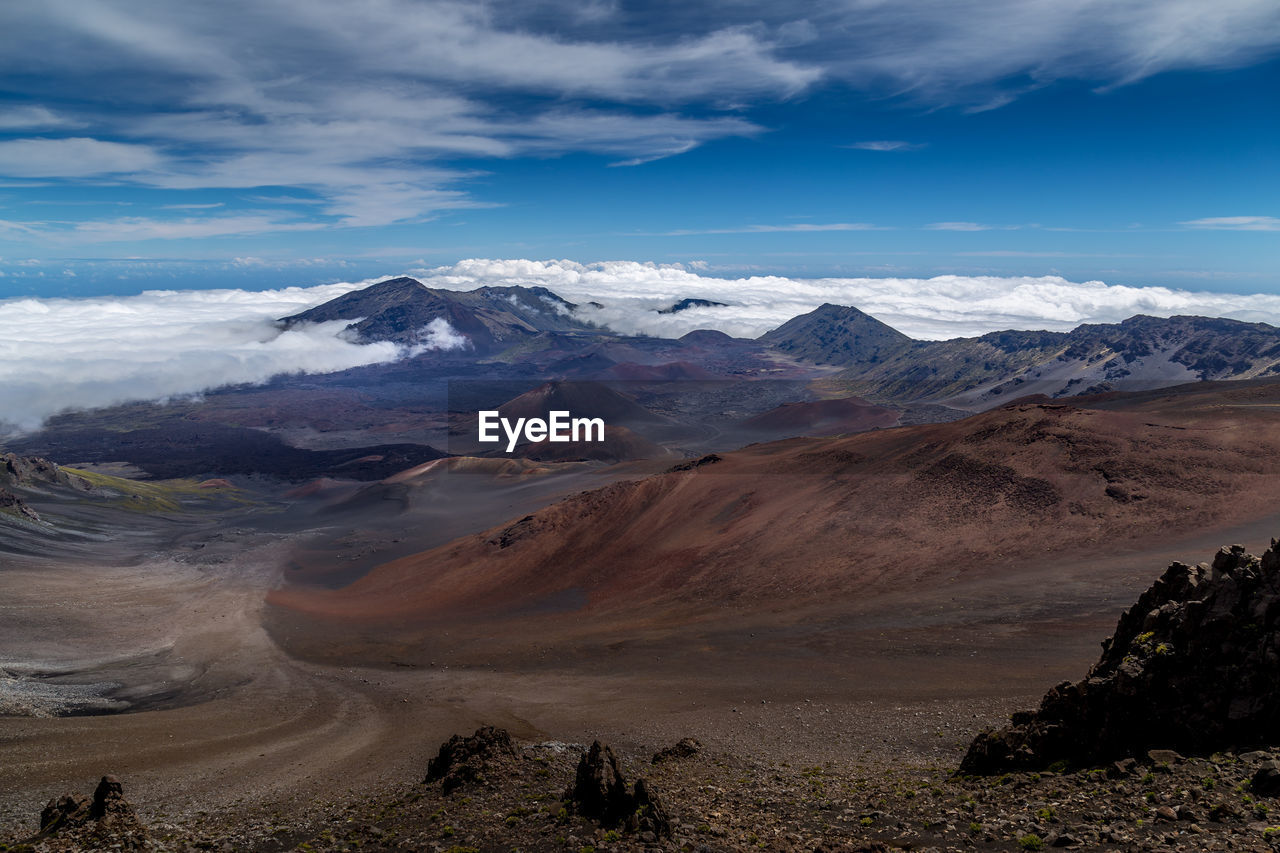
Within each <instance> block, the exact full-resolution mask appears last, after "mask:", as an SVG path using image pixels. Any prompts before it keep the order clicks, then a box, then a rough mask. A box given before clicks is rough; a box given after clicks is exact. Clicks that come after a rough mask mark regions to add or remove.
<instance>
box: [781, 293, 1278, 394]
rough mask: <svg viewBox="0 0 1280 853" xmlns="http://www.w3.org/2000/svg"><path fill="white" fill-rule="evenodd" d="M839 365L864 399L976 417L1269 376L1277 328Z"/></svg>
mask: <svg viewBox="0 0 1280 853" xmlns="http://www.w3.org/2000/svg"><path fill="white" fill-rule="evenodd" d="M793 322H794V321H793ZM784 328H785V327H784ZM779 331H780V330H779ZM770 334H773V333H770ZM846 363H847V364H849V367H848V368H847V369H846V370H845V371H843V372H842V373H841V374H840V378H841V379H843V380H846V381H847V382H848V386H847V387H848V389H849V390H851V391H854V392H856V393H859V394H862V395H865V396H868V397H870V398H872V399H888V400H895V401H900V402H903V401H922V400H929V401H936V402H941V403H945V404H946V405H949V406H956V407H959V408H965V409H971V410H982V409H988V408H991V407H992V406H997V405H1000V404H1002V403H1004V402H1007V401H1009V400H1012V399H1015V398H1017V397H1023V396H1027V395H1030V394H1043V395H1045V396H1048V397H1065V396H1070V395H1077V394H1095V393H1100V392H1104V391H1115V390H1119V391H1136V390H1142V389H1148V388H1159V387H1164V386H1171V385H1177V384H1180V383H1184V382H1193V381H1196V380H1216V379H1250V378H1255V377H1267V376H1275V375H1277V374H1280V329H1277V328H1276V327H1274V326H1269V325H1267V324H1265V323H1245V322H1241V321H1239V320H1226V319H1220V318H1210V317H1169V318H1161V317H1148V316H1144V315H1138V316H1135V317H1130V318H1129V319H1128V320H1125V321H1124V322H1122V323H1102V324H1088V325H1083V326H1079V327H1077V328H1076V329H1074V330H1072V331H1070V332H1043V331H1025V332H1024V331H1006V332H992V333H991V334H987V335H982V336H981V337H977V338H956V339H954V340H949V341H916V342H913V343H912V344H911V345H910V346H907V347H904V348H902V349H900V350H898V351H897V352H895V353H893V354H891V355H890V356H889V357H888V358H884V359H881V360H878V361H872V360H869V359H864V360H863V361H861V362H858V363H854V362H846Z"/></svg>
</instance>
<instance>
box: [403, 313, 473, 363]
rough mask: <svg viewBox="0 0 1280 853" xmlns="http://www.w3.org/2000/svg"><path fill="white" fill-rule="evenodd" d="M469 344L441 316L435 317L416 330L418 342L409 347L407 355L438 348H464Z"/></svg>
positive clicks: (462, 335) (419, 353)
mask: <svg viewBox="0 0 1280 853" xmlns="http://www.w3.org/2000/svg"><path fill="white" fill-rule="evenodd" d="M470 346H471V340H470V339H469V338H468V337H467V336H466V335H464V334H462V333H461V332H459V331H458V330H457V329H455V328H453V326H450V325H449V321H448V320H446V319H445V318H443V317H436V318H435V319H434V320H432V321H431V322H430V323H428V324H427V325H425V326H423V327H422V329H421V330H420V331H419V332H418V343H416V344H414V345H413V346H412V347H410V349H409V355H421V354H422V353H424V352H433V351H440V350H455V349H465V348H467V347H470Z"/></svg>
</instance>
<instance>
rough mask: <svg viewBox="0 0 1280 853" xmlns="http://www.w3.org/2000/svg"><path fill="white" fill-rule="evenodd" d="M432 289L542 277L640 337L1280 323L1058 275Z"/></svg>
mask: <svg viewBox="0 0 1280 853" xmlns="http://www.w3.org/2000/svg"><path fill="white" fill-rule="evenodd" d="M415 275H416V276H418V277H419V278H420V279H421V280H422V281H423V282H424V283H425V284H427V285H428V286H429V287H441V288H447V289H453V290H470V289H472V288H476V287H482V286H485V285H494V284H522V285H526V286H534V285H541V286H544V287H547V288H549V289H550V290H552V291H554V292H555V293H558V294H559V295H560V296H562V297H564V298H565V299H568V300H569V301H571V302H577V303H579V304H583V303H586V302H589V301H596V302H600V303H602V304H603V305H604V306H605V307H604V308H602V309H599V310H596V309H592V308H589V307H584V308H580V309H579V311H580V312H582V316H584V317H585V318H587V319H591V320H593V321H595V322H599V323H603V324H605V325H608V326H609V327H610V328H613V329H616V330H617V331H620V332H625V333H629V334H634V333H644V334H651V335H661V336H668V337H676V336H679V335H683V334H685V333H686V332H690V331H693V330H694V329H707V328H709V329H719V330H721V331H724V332H727V333H729V334H731V335H737V336H741V337H756V336H758V335H760V334H763V333H764V332H766V331H768V330H769V329H772V328H774V327H776V326H779V325H781V324H782V323H784V322H786V321H787V320H789V319H791V318H792V317H794V316H796V315H798V314H803V313H806V312H808V311H812V310H813V309H814V308H817V307H818V306H819V305H821V304H823V303H824V302H830V303H834V304H837V305H853V306H855V307H857V308H860V309H862V310H863V311H866V312H867V313H869V314H871V315H873V316H875V317H877V318H878V319H880V320H882V321H884V322H885V323H888V324H889V325H890V326H893V327H894V328H896V329H899V330H900V331H902V332H905V333H906V334H908V335H911V336H912V337H915V338H921V339H942V338H951V337H957V336H968V335H980V334H985V333H986V332H993V331H999V330H1002V329H1052V330H1058V331H1067V330H1070V329H1072V328H1075V327H1076V326H1078V325H1080V324H1081V323H1114V322H1119V321H1121V320H1124V319H1126V318H1128V317H1131V316H1133V315H1134V314H1153V315H1157V316H1172V315H1175V314H1203V315H1208V316H1221V317H1234V318H1236V319H1240V320H1249V321H1253V322H1266V323H1271V324H1273V325H1280V296H1277V295H1270V294H1254V295H1239V294H1231V293H1210V292H1194V291H1187V290H1175V289H1172V288H1165V287H1126V286H1123V285H1108V284H1105V283H1103V282H1100V281H1086V282H1073V281H1068V280H1066V279H1064V278H1061V277H1058V276H1038V277H1032V276H1016V277H999V276H955V275H945V276H937V277H935V278H928V279H915V278H819V279H797V278H785V277H782V276H750V277H744V278H733V279H726V278H715V277H712V276H707V275H701V274H699V273H698V272H696V271H693V270H690V269H687V268H685V267H684V266H682V265H678V264H675V265H662V264H646V263H636V262H633V261H611V262H605V263H595V264H580V263H575V262H573V261H565V260H562V261H531V260H482V259H476V260H466V261H462V262H460V263H458V264H455V265H453V266H448V267H437V268H433V269H425V270H419V271H417V272H416V273H415ZM685 297H697V298H702V299H710V300H714V301H717V302H724V303H727V305H726V306H725V307H708V308H691V309H689V310H687V311H681V312H679V313H676V314H658V313H657V309H659V308H664V307H667V306H669V305H671V304H672V303H673V302H675V301H677V300H679V299H683V298H685Z"/></svg>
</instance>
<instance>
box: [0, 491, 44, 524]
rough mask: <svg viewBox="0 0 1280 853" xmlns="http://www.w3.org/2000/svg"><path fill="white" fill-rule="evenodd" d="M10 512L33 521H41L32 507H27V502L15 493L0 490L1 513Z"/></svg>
mask: <svg viewBox="0 0 1280 853" xmlns="http://www.w3.org/2000/svg"><path fill="white" fill-rule="evenodd" d="M5 511H8V512H10V513H13V514H15V515H20V516H22V517H23V518H26V519H29V520H31V521H39V520H40V515H39V514H38V513H37V512H36V511H35V510H34V509H32V508H31V507H29V506H27V503H26V501H24V500H23V499H22V498H20V497H18V496H17V495H15V494H14V493H13V492H10V491H7V490H5V489H0V512H5Z"/></svg>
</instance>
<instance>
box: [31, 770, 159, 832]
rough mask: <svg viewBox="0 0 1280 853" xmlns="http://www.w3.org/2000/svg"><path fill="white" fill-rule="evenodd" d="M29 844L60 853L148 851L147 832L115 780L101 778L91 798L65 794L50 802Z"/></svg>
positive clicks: (122, 789)
mask: <svg viewBox="0 0 1280 853" xmlns="http://www.w3.org/2000/svg"><path fill="white" fill-rule="evenodd" d="M32 840H33V841H37V840H38V841H45V842H46V846H49V845H51V847H50V848H49V849H59V850H61V849H70V850H107V849H110V850H147V849H149V846H150V845H149V841H148V839H147V831H146V828H145V827H144V826H143V825H142V822H141V821H139V820H138V816H137V814H135V813H134V810H133V806H132V805H130V803H129V801H128V800H126V799H125V797H124V786H123V785H121V784H120V780H119V779H117V778H116V777H115V776H103V777H102V781H100V782H99V783H98V787H97V789H96V790H95V791H94V792H93V796H92V797H81V796H78V795H76V794H65V795H63V796H61V797H55V798H53V799H52V800H50V801H49V803H48V804H47V805H46V806H45V807H44V809H43V810H42V811H41V812H40V833H39V834H38V835H37V836H36V837H35V838H34V839H32ZM62 842H65V844H64V843H62Z"/></svg>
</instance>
